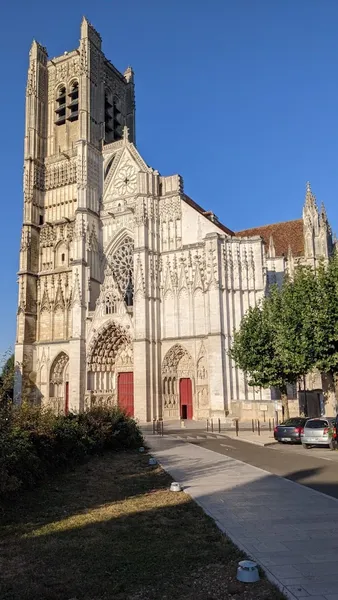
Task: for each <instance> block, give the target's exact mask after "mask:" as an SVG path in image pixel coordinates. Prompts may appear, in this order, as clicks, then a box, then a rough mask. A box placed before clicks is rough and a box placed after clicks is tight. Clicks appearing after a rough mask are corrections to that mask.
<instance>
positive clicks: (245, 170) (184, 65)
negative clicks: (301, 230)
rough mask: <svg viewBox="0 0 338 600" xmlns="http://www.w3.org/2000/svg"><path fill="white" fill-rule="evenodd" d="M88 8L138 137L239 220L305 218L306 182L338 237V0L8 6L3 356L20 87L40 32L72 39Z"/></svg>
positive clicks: (57, 48)
mask: <svg viewBox="0 0 338 600" xmlns="http://www.w3.org/2000/svg"><path fill="white" fill-rule="evenodd" d="M83 14H85V15H86V16H87V17H88V19H89V20H90V21H91V22H92V23H93V25H94V26H95V27H96V29H97V30H98V31H99V32H100V33H101V35H102V38H103V50H104V52H105V54H106V55H107V56H108V58H110V60H111V61H112V62H113V63H114V64H115V65H116V67H117V68H119V69H120V70H124V69H125V68H126V67H127V66H128V65H129V64H130V65H132V66H133V68H134V70H135V77H136V102H137V142H138V148H139V150H140V152H141V154H142V155H143V156H144V158H145V160H146V161H147V162H148V163H149V164H150V165H151V166H153V167H154V168H157V169H159V171H160V172H161V173H163V174H171V173H177V172H178V173H180V174H181V175H182V176H183V178H184V182H185V191H186V193H187V194H189V195H190V196H191V197H193V198H194V199H195V200H196V201H197V202H199V203H200V204H202V205H203V206H204V207H205V208H206V209H212V210H213V211H214V212H215V214H216V215H217V216H218V217H219V218H220V219H221V220H222V221H223V222H224V223H225V224H226V225H227V226H228V227H230V228H232V229H234V230H238V229H244V228H247V227H251V226H256V225H261V224H266V223H271V222H276V221H283V220H288V219H294V218H299V217H300V216H301V209H302V204H303V199H304V194H305V184H306V181H307V180H310V181H311V184H312V189H313V192H314V193H315V195H316V196H317V200H318V202H321V201H324V202H325V204H326V207H327V211H328V215H329V218H330V220H331V223H332V226H333V230H334V231H337V233H338V212H337V209H336V202H337V183H338V36H337V29H338V2H337V1H336V0H297V1H295V0H273V1H272V0H231V1H230V0H209V2H205V1H202V0H170V2H164V1H163V0H162V1H161V0H157V1H156V0H144V1H143V2H141V1H140V0H129V1H128V2H117V1H116V0H114V1H113V0H96V1H95V2H93V1H92V0H91V1H90V2H89V1H88V0H81V2H80V1H79V0H73V2H70V3H66V4H60V6H59V7H58V8H57V10H56V5H55V3H47V2H42V0H35V1H34V0H31V2H23V0H21V1H19V2H18V1H17V2H15V1H13V2H6V3H5V4H4V7H3V8H2V11H1V22H0V29H1V31H0V62H1V64H0V68H1V74H2V83H1V87H0V111H1V115H2V118H1V139H2V152H1V158H2V160H1V161H0V181H1V209H2V213H1V214H2V223H1V225H2V234H1V236H0V269H1V275H2V276H1V294H0V315H1V334H0V352H1V351H3V350H5V349H6V348H7V347H8V346H10V345H13V344H14V341H15V315H16V304H17V287H16V272H17V270H18V251H19V239H20V228H21V219H22V202H23V200H22V173H23V132H24V120H23V119H24V93H25V85H26V73H27V63H28V51H29V47H30V44H31V41H32V39H33V38H36V39H37V40H38V41H39V42H41V43H42V44H43V45H45V46H46V47H47V49H48V53H49V56H50V57H51V58H52V57H53V56H57V55H59V54H62V53H63V52H64V51H65V50H71V49H73V48H75V47H77V46H78V40H79V31H80V22H81V18H82V15H83Z"/></svg>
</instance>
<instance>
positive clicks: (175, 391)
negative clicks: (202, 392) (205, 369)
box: [162, 344, 194, 419]
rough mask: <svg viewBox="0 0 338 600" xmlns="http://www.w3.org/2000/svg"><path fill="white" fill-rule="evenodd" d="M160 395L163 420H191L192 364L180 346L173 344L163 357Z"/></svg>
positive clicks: (192, 407)
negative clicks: (161, 395) (161, 396)
mask: <svg viewBox="0 0 338 600" xmlns="http://www.w3.org/2000/svg"><path fill="white" fill-rule="evenodd" d="M162 394H163V411H164V417H165V418H181V419H192V418H193V416H194V362H193V359H192V357H191V355H190V354H189V352H188V351H187V350H186V349H185V348H184V347H183V346H181V344H175V346H173V347H172V348H170V350H169V351H168V352H167V354H166V355H165V357H164V360H163V363H162Z"/></svg>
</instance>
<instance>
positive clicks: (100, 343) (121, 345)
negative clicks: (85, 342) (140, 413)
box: [87, 321, 134, 416]
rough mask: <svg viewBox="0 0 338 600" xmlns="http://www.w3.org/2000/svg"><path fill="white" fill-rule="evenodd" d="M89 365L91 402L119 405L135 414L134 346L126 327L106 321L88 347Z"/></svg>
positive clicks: (88, 379) (94, 403)
mask: <svg viewBox="0 0 338 600" xmlns="http://www.w3.org/2000/svg"><path fill="white" fill-rule="evenodd" d="M87 365H88V378H87V389H88V392H87V397H89V398H90V405H91V406H93V405H114V404H115V405H116V404H117V405H119V406H120V407H121V408H122V409H123V410H124V411H125V412H127V413H128V414H129V415H131V416H133V414H134V381H133V347H132V340H131V336H130V334H129V333H128V332H127V330H126V329H125V328H124V327H122V326H121V325H119V324H118V323H116V322H114V321H110V322H109V323H107V324H106V325H105V326H104V327H103V328H102V329H101V330H100V331H99V332H98V334H97V335H96V336H95V338H94V339H93V341H92V342H91V344H90V346H89V351H88V359H87Z"/></svg>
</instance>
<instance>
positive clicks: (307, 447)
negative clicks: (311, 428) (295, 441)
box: [302, 444, 310, 450]
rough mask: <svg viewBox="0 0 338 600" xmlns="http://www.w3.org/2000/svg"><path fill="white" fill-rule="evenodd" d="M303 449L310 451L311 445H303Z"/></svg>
mask: <svg viewBox="0 0 338 600" xmlns="http://www.w3.org/2000/svg"><path fill="white" fill-rule="evenodd" d="M302 446H303V448H305V450H309V448H310V446H309V444H302Z"/></svg>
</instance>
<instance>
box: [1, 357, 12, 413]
mask: <svg viewBox="0 0 338 600" xmlns="http://www.w3.org/2000/svg"><path fill="white" fill-rule="evenodd" d="M8 354H9V353H6V355H5V356H4V360H5V363H4V366H3V367H2V371H1V375H0V403H4V402H12V401H13V392H14V354H12V353H10V355H9V356H8ZM6 356H7V358H6Z"/></svg>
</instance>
